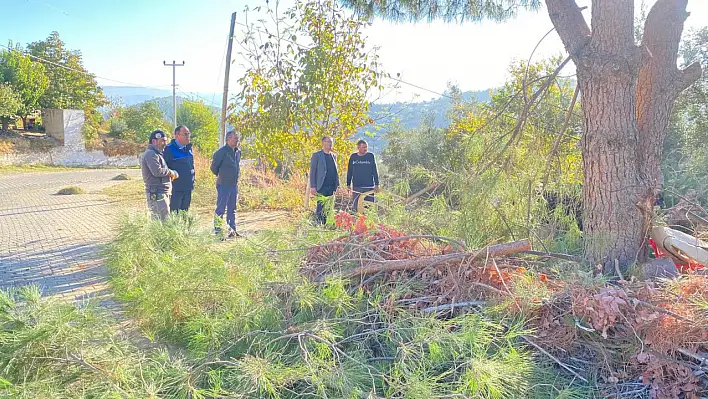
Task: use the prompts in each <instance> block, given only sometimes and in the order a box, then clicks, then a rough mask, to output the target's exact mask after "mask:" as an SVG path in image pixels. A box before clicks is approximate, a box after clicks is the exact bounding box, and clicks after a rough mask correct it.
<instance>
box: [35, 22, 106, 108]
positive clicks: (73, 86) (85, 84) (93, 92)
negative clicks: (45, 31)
mask: <svg viewBox="0 0 708 399" xmlns="http://www.w3.org/2000/svg"><path fill="white" fill-rule="evenodd" d="M27 50H28V51H29V53H30V54H32V55H34V56H36V57H39V58H42V59H44V60H46V61H49V62H51V63H53V64H51V63H45V64H42V65H44V67H45V68H46V73H47V77H48V78H49V86H48V87H47V89H46V90H45V91H44V93H43V94H42V95H41V97H40V98H39V105H40V106H41V107H42V108H61V109H83V110H88V111H93V110H94V109H96V108H97V107H99V106H102V105H105V104H106V103H107V102H106V99H105V98H104V96H103V91H102V90H101V88H100V87H98V85H97V84H96V79H95V78H94V77H93V76H92V75H90V74H89V73H88V71H87V70H86V69H85V68H84V65H83V60H82V56H81V52H80V51H78V50H69V49H67V48H66V44H65V43H64V42H63V41H62V40H61V39H60V38H59V33H57V32H52V33H51V34H50V35H49V37H47V39H46V40H41V41H37V42H33V43H30V44H29V45H28V46H27ZM55 64H59V65H63V66H64V67H65V68H62V67H60V66H57V65H55ZM67 68H71V69H73V70H70V69H67Z"/></svg>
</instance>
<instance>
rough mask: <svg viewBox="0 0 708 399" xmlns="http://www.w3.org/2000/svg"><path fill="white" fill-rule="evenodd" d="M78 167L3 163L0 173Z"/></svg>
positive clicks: (50, 170) (67, 169) (54, 170)
mask: <svg viewBox="0 0 708 399" xmlns="http://www.w3.org/2000/svg"><path fill="white" fill-rule="evenodd" d="M76 169H78V168H70V167H66V166H53V165H22V166H17V165H3V166H0V175H7V174H15V173H37V172H66V171H69V170H76Z"/></svg>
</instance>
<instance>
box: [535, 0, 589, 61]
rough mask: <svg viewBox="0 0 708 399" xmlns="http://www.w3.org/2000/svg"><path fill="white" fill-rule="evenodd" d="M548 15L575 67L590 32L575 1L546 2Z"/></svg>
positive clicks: (555, 0)
mask: <svg viewBox="0 0 708 399" xmlns="http://www.w3.org/2000/svg"><path fill="white" fill-rule="evenodd" d="M546 8H548V15H549V16H550V17H551V22H553V26H555V27H556V32H558V36H560V38H561V41H562V42H563V45H564V46H565V49H566V51H568V54H570V56H571V57H572V58H573V62H575V63H576V65H577V60H578V58H579V56H580V53H581V52H582V50H583V48H584V47H585V46H586V45H587V44H588V42H589V41H590V36H591V34H592V32H591V31H590V27H589V26H588V24H587V22H586V21H585V18H584V17H583V14H582V10H583V9H581V8H580V7H578V5H577V4H576V3H575V0H546Z"/></svg>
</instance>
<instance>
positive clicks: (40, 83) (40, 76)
mask: <svg viewBox="0 0 708 399" xmlns="http://www.w3.org/2000/svg"><path fill="white" fill-rule="evenodd" d="M0 75H2V78H3V80H4V81H5V82H7V83H8V84H9V85H10V86H12V89H13V91H14V92H15V93H16V95H17V96H18V98H19V100H20V103H21V105H20V107H19V108H18V109H16V110H15V114H16V115H17V116H19V117H21V118H22V121H23V122H25V123H23V125H24V126H26V125H27V124H26V120H27V115H29V114H31V113H33V112H36V111H37V110H39V108H40V99H41V98H42V96H43V95H44V92H45V91H46V89H47V85H48V83H49V80H48V78H47V75H46V70H45V68H44V65H42V64H40V63H38V62H32V60H31V59H30V57H28V56H26V55H24V54H22V52H21V51H20V50H19V49H12V50H5V51H3V52H2V53H0Z"/></svg>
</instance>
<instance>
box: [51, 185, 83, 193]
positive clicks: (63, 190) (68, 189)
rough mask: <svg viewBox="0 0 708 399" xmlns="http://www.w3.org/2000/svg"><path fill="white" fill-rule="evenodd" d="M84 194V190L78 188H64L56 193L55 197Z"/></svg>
mask: <svg viewBox="0 0 708 399" xmlns="http://www.w3.org/2000/svg"><path fill="white" fill-rule="evenodd" d="M84 193H85V191H84V189H83V188H81V187H78V186H69V187H64V188H62V189H61V190H59V191H57V195H77V194H84Z"/></svg>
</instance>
